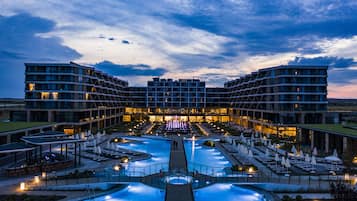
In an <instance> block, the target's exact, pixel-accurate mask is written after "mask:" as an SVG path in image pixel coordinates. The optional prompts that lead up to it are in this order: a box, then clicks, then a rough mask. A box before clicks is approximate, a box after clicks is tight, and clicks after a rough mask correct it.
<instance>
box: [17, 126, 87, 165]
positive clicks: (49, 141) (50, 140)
mask: <svg viewBox="0 0 357 201" xmlns="http://www.w3.org/2000/svg"><path fill="white" fill-rule="evenodd" d="M21 140H22V141H24V142H25V143H27V144H29V145H32V146H36V147H39V148H40V151H39V152H40V153H39V155H40V158H42V147H43V146H46V145H47V146H49V151H50V152H52V145H58V144H60V145H61V149H60V152H61V155H62V154H63V145H65V157H66V159H68V144H72V143H73V144H74V165H75V166H77V164H80V163H81V154H80V151H78V153H77V150H78V149H79V150H80V149H81V142H84V140H81V139H76V138H71V137H69V136H68V135H66V134H65V133H62V132H56V131H49V132H45V133H39V134H36V135H31V136H24V137H22V138H21ZM35 151H36V149H35ZM35 155H36V157H37V153H36V154H35ZM77 155H78V157H77Z"/></svg>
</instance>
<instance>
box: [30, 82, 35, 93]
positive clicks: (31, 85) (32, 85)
mask: <svg viewBox="0 0 357 201" xmlns="http://www.w3.org/2000/svg"><path fill="white" fill-rule="evenodd" d="M29 90H30V91H33V90H35V84H34V83H29Z"/></svg>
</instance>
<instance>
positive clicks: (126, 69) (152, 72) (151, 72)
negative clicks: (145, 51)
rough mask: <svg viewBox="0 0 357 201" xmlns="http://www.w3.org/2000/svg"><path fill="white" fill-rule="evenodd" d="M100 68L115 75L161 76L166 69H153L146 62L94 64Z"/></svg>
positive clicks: (104, 62)
mask: <svg viewBox="0 0 357 201" xmlns="http://www.w3.org/2000/svg"><path fill="white" fill-rule="evenodd" d="M94 66H95V67H96V68H98V69H99V70H102V71H104V72H106V73H109V74H111V75H114V76H161V75H163V74H164V73H165V72H166V70H165V69H163V68H155V69H153V68H152V67H151V66H149V65H145V64H128V65H121V64H114V63H112V62H110V61H102V62H100V63H97V64H95V65H94Z"/></svg>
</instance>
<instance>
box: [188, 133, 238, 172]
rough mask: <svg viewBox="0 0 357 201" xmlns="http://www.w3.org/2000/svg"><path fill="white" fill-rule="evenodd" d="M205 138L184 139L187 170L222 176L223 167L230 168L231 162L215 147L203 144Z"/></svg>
mask: <svg viewBox="0 0 357 201" xmlns="http://www.w3.org/2000/svg"><path fill="white" fill-rule="evenodd" d="M204 141H205V140H195V141H192V140H186V141H185V142H184V145H185V151H186V158H187V163H188V169H189V171H198V172H199V173H202V174H206V175H212V176H224V175H225V174H226V173H225V171H224V169H225V168H230V167H231V166H232V165H231V163H230V162H229V161H228V160H227V159H226V158H225V157H224V156H223V155H222V153H221V152H220V151H219V150H217V149H216V148H211V147H206V146H204V145H203V142H204Z"/></svg>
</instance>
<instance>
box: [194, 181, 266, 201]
mask: <svg viewBox="0 0 357 201" xmlns="http://www.w3.org/2000/svg"><path fill="white" fill-rule="evenodd" d="M194 196H195V201H207V200H219V201H265V198H264V197H263V195H261V194H259V193H257V192H255V191H253V190H249V189H245V188H240V187H238V186H236V185H234V184H213V185H211V186H208V187H205V188H201V189H198V190H195V191H194Z"/></svg>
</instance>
